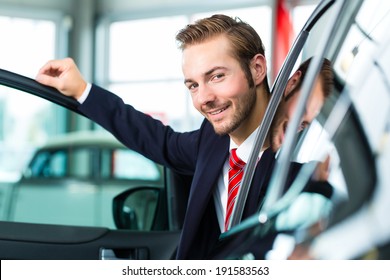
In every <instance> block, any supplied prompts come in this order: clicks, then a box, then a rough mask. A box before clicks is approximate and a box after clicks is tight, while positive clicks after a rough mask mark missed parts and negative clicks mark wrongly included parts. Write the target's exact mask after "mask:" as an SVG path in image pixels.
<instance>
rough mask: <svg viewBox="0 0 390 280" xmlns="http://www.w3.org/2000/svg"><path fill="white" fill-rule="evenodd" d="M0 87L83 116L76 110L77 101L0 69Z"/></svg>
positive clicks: (31, 80) (32, 80)
mask: <svg viewBox="0 0 390 280" xmlns="http://www.w3.org/2000/svg"><path fill="white" fill-rule="evenodd" d="M0 85H4V86H7V87H11V88H14V89H17V90H21V91H25V92H28V93H31V94H33V95H36V96H39V97H41V98H43V99H46V100H49V101H51V102H53V103H55V104H58V105H60V106H63V107H65V108H67V109H69V110H71V111H73V112H75V113H78V114H80V115H83V114H82V113H81V112H80V111H79V110H78V106H79V103H78V102H77V100H75V99H74V98H72V97H69V96H65V95H63V94H61V93H60V92H59V91H58V90H56V89H55V88H53V87H48V86H45V85H42V84H40V83H38V82H37V81H35V80H34V79H31V78H28V77H25V76H22V75H19V74H16V73H13V72H10V71H7V70H4V69H0Z"/></svg>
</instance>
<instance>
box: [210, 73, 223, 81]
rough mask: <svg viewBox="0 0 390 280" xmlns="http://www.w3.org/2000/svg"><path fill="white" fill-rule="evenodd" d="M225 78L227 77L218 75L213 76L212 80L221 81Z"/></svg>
mask: <svg viewBox="0 0 390 280" xmlns="http://www.w3.org/2000/svg"><path fill="white" fill-rule="evenodd" d="M224 76H225V75H224V74H216V75H214V76H213V78H212V80H220V79H221V78H223V77H224Z"/></svg>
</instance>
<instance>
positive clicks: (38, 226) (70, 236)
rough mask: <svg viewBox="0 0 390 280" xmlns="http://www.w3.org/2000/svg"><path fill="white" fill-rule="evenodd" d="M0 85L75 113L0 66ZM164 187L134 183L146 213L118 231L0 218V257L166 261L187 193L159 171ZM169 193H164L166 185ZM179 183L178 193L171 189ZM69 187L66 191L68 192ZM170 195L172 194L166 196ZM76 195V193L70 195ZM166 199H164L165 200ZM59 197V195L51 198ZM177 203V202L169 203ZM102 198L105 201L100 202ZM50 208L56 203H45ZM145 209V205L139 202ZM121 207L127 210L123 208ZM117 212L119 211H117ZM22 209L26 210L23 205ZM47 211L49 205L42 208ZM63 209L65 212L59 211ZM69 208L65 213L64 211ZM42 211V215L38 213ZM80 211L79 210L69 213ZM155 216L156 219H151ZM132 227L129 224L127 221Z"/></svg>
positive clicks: (73, 105) (7, 188)
mask: <svg viewBox="0 0 390 280" xmlns="http://www.w3.org/2000/svg"><path fill="white" fill-rule="evenodd" d="M0 85H2V86H3V87H4V88H3V91H5V92H7V91H9V88H13V89H16V90H17V92H15V91H12V94H20V95H25V94H33V95H36V96H38V97H37V98H44V99H46V100H48V101H50V102H52V103H55V104H57V105H59V106H61V107H64V108H66V109H67V110H71V111H73V112H75V113H76V114H80V113H79V112H78V110H77V102H76V101H75V100H73V99H71V98H67V97H65V96H63V95H61V94H59V93H58V92H56V91H55V90H54V89H52V88H48V87H44V86H42V85H40V84H38V83H37V82H35V81H34V80H32V79H30V78H27V77H23V76H20V75H18V74H15V73H11V72H8V71H6V70H1V69H0ZM164 182H165V185H163V186H158V187H156V186H139V187H135V188H132V195H133V196H134V197H137V199H139V200H140V202H139V204H141V205H142V201H148V203H146V202H145V203H144V204H145V205H149V206H148V209H149V210H150V211H151V212H150V211H149V212H150V213H149V214H148V215H145V216H143V219H144V220H145V222H144V223H143V224H142V228H139V227H138V228H137V229H134V227H132V226H129V227H127V225H126V224H125V226H123V227H122V228H121V229H118V228H108V227H95V226H83V225H64V224H61V223H57V224H56V223H52V224H49V223H45V222H39V223H36V222H29V221H24V222H13V221H7V220H4V216H3V217H2V218H3V220H2V221H0V258H1V259H90V260H93V259H125V260H128V259H171V258H174V257H175V249H176V247H177V244H178V239H179V236H180V229H181V224H182V220H183V213H184V212H185V211H183V209H185V203H186V196H187V191H186V188H185V187H183V185H187V184H188V182H189V180H183V178H181V177H180V176H178V175H176V174H173V173H171V172H170V171H169V170H165V179H164ZM167 185H168V187H169V192H170V194H171V195H170V196H168V195H167V191H168V190H167V187H166V186H167ZM176 187H179V189H181V190H179V191H177V190H176ZM0 191H1V198H2V204H1V210H2V212H7V207H8V206H9V205H10V204H12V201H7V199H6V197H12V196H8V194H9V193H12V191H13V190H12V184H11V183H10V184H7V183H2V185H1V190H0ZM71 191H72V190H71ZM172 194H174V196H175V197H172ZM74 195H75V196H74V199H77V193H76V194H74ZM168 198H169V199H168ZM57 199H60V198H57ZM176 199H177V201H179V203H178V204H177V203H176V202H175V201H176ZM104 202H105V201H104ZM50 205H52V206H51V207H53V208H52V210H56V211H57V210H58V209H54V208H56V207H59V205H56V201H51V203H50ZM69 207H71V203H70V206H69ZM145 208H146V206H145ZM104 209H106V210H105V211H108V212H110V213H105V214H104V215H111V216H112V215H113V213H114V210H112V209H114V207H105V208H104ZM126 209H127V208H126ZM120 210H122V209H120ZM24 211H29V210H28V209H24ZM45 211H46V212H50V209H46V210H45ZM63 211H66V209H64V210H63ZM69 212H71V211H69ZM44 214H45V213H42V215H44ZM75 214H76V215H83V213H75ZM155 217H156V218H155ZM133 226H134V224H133Z"/></svg>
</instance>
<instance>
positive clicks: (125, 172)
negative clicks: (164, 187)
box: [101, 149, 161, 181]
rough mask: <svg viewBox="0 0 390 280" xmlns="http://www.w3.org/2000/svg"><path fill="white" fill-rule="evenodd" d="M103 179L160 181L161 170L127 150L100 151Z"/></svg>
mask: <svg viewBox="0 0 390 280" xmlns="http://www.w3.org/2000/svg"><path fill="white" fill-rule="evenodd" d="M101 177H102V178H103V179H108V178H113V179H133V180H134V179H139V180H141V179H142V180H155V181H159V180H161V170H160V169H159V167H158V166H157V165H156V164H155V163H154V162H152V161H150V160H148V159H147V158H145V157H144V156H142V155H140V154H139V153H136V152H134V151H132V150H129V149H115V150H108V149H105V150H103V151H102V169H101Z"/></svg>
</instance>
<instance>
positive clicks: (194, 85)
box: [188, 83, 198, 90]
mask: <svg viewBox="0 0 390 280" xmlns="http://www.w3.org/2000/svg"><path fill="white" fill-rule="evenodd" d="M197 87H198V84H195V83H194V84H190V85H188V89H189V90H194V89H196V88H197Z"/></svg>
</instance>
